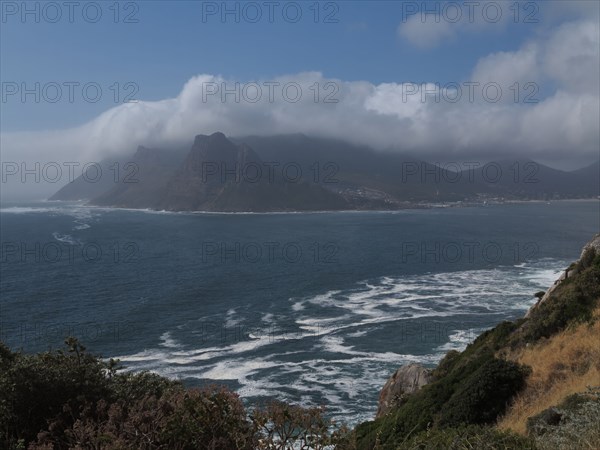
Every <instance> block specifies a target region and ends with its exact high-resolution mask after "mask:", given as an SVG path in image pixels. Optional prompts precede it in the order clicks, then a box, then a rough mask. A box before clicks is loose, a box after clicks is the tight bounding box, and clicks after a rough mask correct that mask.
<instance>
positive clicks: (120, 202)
mask: <svg viewBox="0 0 600 450" xmlns="http://www.w3.org/2000/svg"><path fill="white" fill-rule="evenodd" d="M133 161H134V162H135V163H136V164H137V165H138V166H139V171H140V177H139V181H138V182H137V183H120V184H119V185H117V186H115V187H113V188H112V189H111V190H109V191H108V192H106V193H104V194H102V195H100V196H98V197H97V198H95V199H93V200H92V204H95V205H111V206H119V207H130V208H154V209H161V210H169V211H226V212H241V211H256V212H267V211H291V210H293V211H301V210H339V209H348V205H347V203H346V201H345V200H344V199H343V198H342V197H341V196H339V195H337V194H335V193H333V192H331V191H328V190H326V189H325V188H323V187H321V186H319V185H317V184H314V183H310V182H308V181H306V180H305V179H302V178H298V179H297V180H296V179H295V177H294V180H293V181H290V180H289V179H285V178H284V176H283V175H282V174H281V172H280V171H279V170H277V169H276V168H275V169H273V170H269V167H268V166H267V165H265V164H264V163H263V161H262V160H261V159H260V157H259V156H258V155H257V154H256V153H255V152H254V151H253V150H252V149H251V148H250V147H249V146H248V145H245V144H234V143H233V142H231V141H230V140H229V139H227V138H226V137H225V135H224V134H223V133H214V134H212V135H210V136H207V135H198V136H196V138H195V140H194V144H193V145H192V148H191V149H190V151H189V152H188V153H187V155H186V156H185V158H184V159H183V161H181V162H180V161H179V160H178V159H177V158H171V155H170V153H168V152H164V151H158V150H149V149H146V148H144V147H140V148H139V149H138V151H137V152H136V154H135V156H134V158H133Z"/></svg>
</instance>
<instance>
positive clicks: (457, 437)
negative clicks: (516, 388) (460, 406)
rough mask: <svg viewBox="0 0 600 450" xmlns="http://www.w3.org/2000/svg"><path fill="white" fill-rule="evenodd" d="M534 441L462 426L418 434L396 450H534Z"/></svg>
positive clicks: (491, 429)
mask: <svg viewBox="0 0 600 450" xmlns="http://www.w3.org/2000/svg"><path fill="white" fill-rule="evenodd" d="M535 448H536V447H535V443H534V441H533V440H532V439H529V438H525V437H523V436H519V435H517V434H514V433H510V432H505V431H498V430H496V429H494V428H491V427H485V426H476V425H470V426H461V427H458V428H446V429H442V430H439V429H434V430H427V431H423V432H421V433H418V434H417V435H415V436H414V437H412V438H410V439H408V440H407V441H406V442H403V443H402V444H400V446H399V447H397V449H396V450H439V449H444V450H464V449H478V450H499V449H507V450H508V449H511V450H529V449H531V450H533V449H535Z"/></svg>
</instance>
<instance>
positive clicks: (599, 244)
mask: <svg viewBox="0 0 600 450" xmlns="http://www.w3.org/2000/svg"><path fill="white" fill-rule="evenodd" d="M592 249H594V251H595V252H596V254H600V233H598V234H597V235H595V236H594V237H593V238H592V240H591V241H590V242H588V243H587V244H585V246H584V247H583V249H582V250H581V255H580V256H579V261H580V260H581V259H582V258H583V255H585V254H586V253H587V251H588V250H592ZM574 266H575V264H571V266H570V267H568V268H566V269H565V271H564V272H563V273H561V274H560V276H559V277H558V279H557V280H556V281H555V282H554V284H553V285H552V286H550V288H549V289H548V290H547V291H546V293H545V294H544V295H543V297H542V298H541V299H540V300H538V301H537V303H536V304H535V305H533V306H532V307H531V308H529V311H527V314H525V318H526V319H527V318H529V317H531V313H532V312H533V311H534V310H535V309H536V308H538V307H539V306H540V305H541V304H542V303H544V302H545V301H547V300H548V299H549V298H550V297H551V296H552V293H553V292H554V291H555V290H556V288H557V287H558V286H560V284H561V283H562V282H563V281H564V280H565V279H567V278H571V277H572V276H574V275H577V269H576V268H574Z"/></svg>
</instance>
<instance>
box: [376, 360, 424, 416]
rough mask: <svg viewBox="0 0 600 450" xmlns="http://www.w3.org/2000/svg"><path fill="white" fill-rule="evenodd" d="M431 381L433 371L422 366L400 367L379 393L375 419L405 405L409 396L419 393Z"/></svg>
mask: <svg viewBox="0 0 600 450" xmlns="http://www.w3.org/2000/svg"><path fill="white" fill-rule="evenodd" d="M431 380H432V375H431V370H429V369H426V368H425V367H423V366H421V365H420V364H409V365H406V366H402V367H400V368H399V369H398V370H396V372H394V374H393V375H392V376H391V377H390V378H389V380H387V382H386V383H385V385H384V386H383V389H382V390H381V392H380V393H379V407H378V408H377V415H376V416H375V418H378V417H381V416H384V415H386V414H387V413H388V412H389V411H390V410H391V409H392V408H394V407H396V406H399V405H401V404H402V403H404V401H405V399H406V396H407V395H409V394H412V393H413V392H416V391H418V390H419V389H421V388H422V387H423V386H425V385H426V384H428V383H430V382H431Z"/></svg>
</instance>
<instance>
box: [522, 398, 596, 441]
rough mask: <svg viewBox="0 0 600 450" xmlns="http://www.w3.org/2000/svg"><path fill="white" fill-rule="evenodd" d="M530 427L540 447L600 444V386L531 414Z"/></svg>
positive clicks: (528, 428) (529, 431)
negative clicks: (532, 415) (538, 412)
mask: <svg viewBox="0 0 600 450" xmlns="http://www.w3.org/2000/svg"><path fill="white" fill-rule="evenodd" d="M527 430H528V433H529V434H530V436H532V437H533V438H534V439H535V442H536V444H537V447H538V448H539V449H540V450H575V449H597V448H600V387H595V388H591V387H590V388H588V392H587V393H585V394H575V395H571V396H569V397H567V399H566V400H565V401H563V402H562V403H561V404H560V405H558V406H555V407H553V408H549V409H547V410H545V411H542V412H541V413H540V414H538V415H536V416H534V417H531V418H530V419H529V420H528V421H527Z"/></svg>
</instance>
